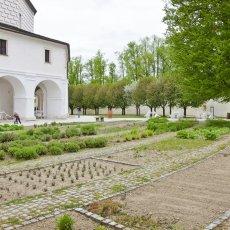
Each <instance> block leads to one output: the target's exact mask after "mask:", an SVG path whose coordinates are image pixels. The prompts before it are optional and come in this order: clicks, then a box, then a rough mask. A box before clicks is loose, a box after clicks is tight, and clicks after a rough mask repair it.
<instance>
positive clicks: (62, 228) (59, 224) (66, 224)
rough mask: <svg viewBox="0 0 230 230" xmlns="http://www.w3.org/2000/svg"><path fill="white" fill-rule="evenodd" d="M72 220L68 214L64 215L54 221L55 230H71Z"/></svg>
mask: <svg viewBox="0 0 230 230" xmlns="http://www.w3.org/2000/svg"><path fill="white" fill-rule="evenodd" d="M73 225H74V220H73V218H72V217H71V216H69V215H68V214H64V215H63V216H61V217H59V218H58V219H56V228H57V229H58V230H73V229H74V227H73Z"/></svg>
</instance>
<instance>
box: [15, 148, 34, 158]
mask: <svg viewBox="0 0 230 230" xmlns="http://www.w3.org/2000/svg"><path fill="white" fill-rule="evenodd" d="M13 155H14V157H15V158H16V159H17V160H22V159H23V160H30V159H36V158H38V154H37V153H36V150H35V148H34V147H24V148H21V149H16V151H15V152H14V154H13Z"/></svg>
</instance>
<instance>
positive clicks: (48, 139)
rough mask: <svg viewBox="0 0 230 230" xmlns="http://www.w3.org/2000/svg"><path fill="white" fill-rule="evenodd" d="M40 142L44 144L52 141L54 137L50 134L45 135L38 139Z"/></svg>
mask: <svg viewBox="0 0 230 230" xmlns="http://www.w3.org/2000/svg"><path fill="white" fill-rule="evenodd" d="M38 138H39V140H41V141H43V142H49V141H51V140H52V136H51V135H50V134H43V135H41V136H39V137H38Z"/></svg>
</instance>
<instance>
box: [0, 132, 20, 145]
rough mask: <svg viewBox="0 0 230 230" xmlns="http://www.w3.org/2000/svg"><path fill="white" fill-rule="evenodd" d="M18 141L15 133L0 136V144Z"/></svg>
mask: <svg viewBox="0 0 230 230" xmlns="http://www.w3.org/2000/svg"><path fill="white" fill-rule="evenodd" d="M14 140H16V135H15V134H14V133H2V134H0V143H5V142H10V141H14Z"/></svg>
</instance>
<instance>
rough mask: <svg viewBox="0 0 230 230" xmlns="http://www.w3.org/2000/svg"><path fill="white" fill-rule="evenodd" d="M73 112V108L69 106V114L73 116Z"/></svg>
mask: <svg viewBox="0 0 230 230" xmlns="http://www.w3.org/2000/svg"><path fill="white" fill-rule="evenodd" d="M73 111H74V108H73V106H71V107H70V113H71V115H73Z"/></svg>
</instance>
